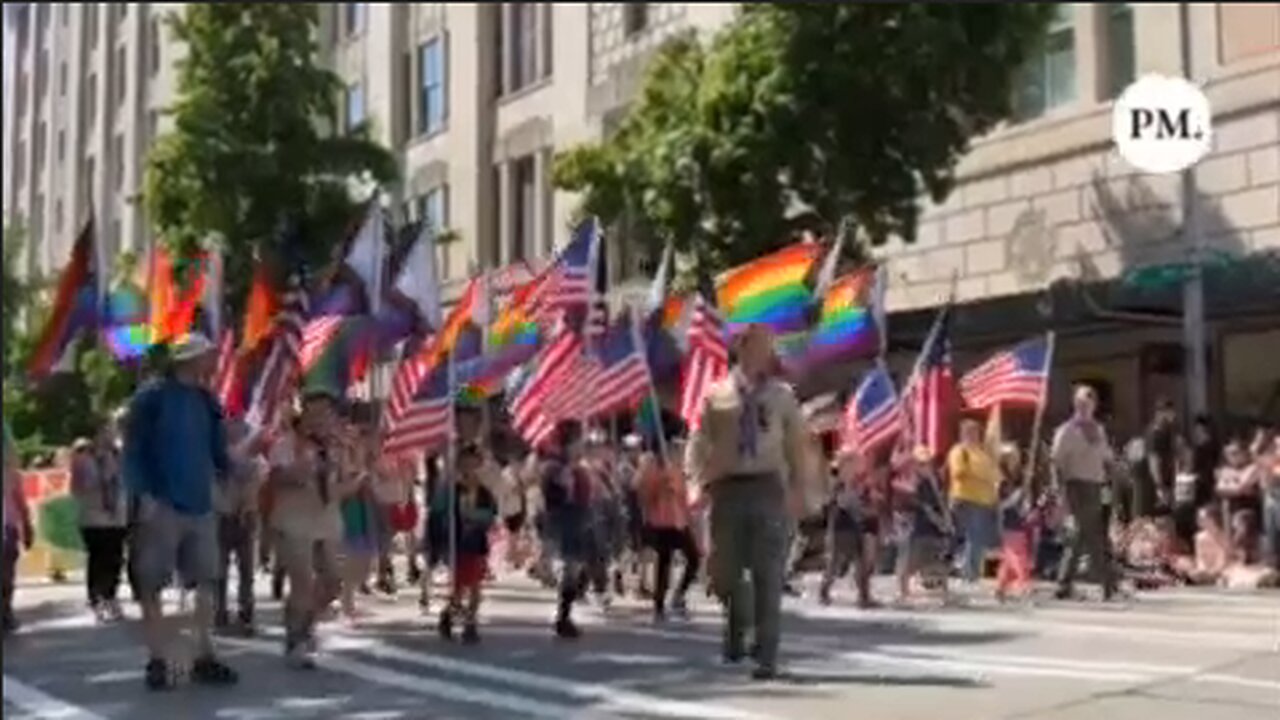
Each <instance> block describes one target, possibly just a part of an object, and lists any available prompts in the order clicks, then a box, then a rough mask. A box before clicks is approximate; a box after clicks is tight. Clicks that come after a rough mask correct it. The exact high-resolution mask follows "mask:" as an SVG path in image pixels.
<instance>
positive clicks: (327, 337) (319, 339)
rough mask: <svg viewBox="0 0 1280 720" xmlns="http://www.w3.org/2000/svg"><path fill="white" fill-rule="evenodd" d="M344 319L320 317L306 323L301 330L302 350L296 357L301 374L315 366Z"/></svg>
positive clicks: (334, 316)
mask: <svg viewBox="0 0 1280 720" xmlns="http://www.w3.org/2000/svg"><path fill="white" fill-rule="evenodd" d="M345 319H346V318H345V316H342V315H322V316H320V317H317V318H311V319H310V320H308V321H307V324H306V327H304V328H303V329H302V349H301V351H300V352H299V355H298V362H299V365H300V367H301V368H302V372H304V373H305V372H307V371H308V370H310V369H311V368H312V366H314V365H315V364H316V360H319V359H320V356H321V355H323V354H324V351H325V348H327V347H329V343H331V342H333V338H334V337H335V336H336V335H337V334H338V330H340V329H341V328H342V321H343V320H345Z"/></svg>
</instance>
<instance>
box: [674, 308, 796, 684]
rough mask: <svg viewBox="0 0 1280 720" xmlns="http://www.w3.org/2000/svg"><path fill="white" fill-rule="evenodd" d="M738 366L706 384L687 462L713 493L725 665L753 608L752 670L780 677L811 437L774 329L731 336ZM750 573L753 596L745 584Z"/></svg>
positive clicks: (737, 652)
mask: <svg viewBox="0 0 1280 720" xmlns="http://www.w3.org/2000/svg"><path fill="white" fill-rule="evenodd" d="M734 351H735V355H736V365H735V367H734V368H733V370H732V371H731V372H730V373H729V375H728V376H727V377H725V378H723V379H721V380H719V381H717V382H715V383H714V384H713V385H712V386H711V388H710V389H709V391H708V393H707V395H706V398H705V400H704V401H703V403H704V404H703V409H702V413H701V418H702V422H701V424H700V425H699V427H698V428H697V430H695V431H694V433H693V435H692V437H691V439H690V443H689V448H688V457H687V459H686V464H687V466H688V470H689V473H688V474H689V476H690V477H692V478H693V479H694V481H695V482H696V483H698V484H700V485H702V486H703V487H704V488H706V490H707V492H708V493H710V496H711V535H712V543H713V545H714V547H715V550H714V558H715V562H714V563H713V567H712V568H711V572H712V575H713V582H714V584H715V587H716V590H717V592H718V594H719V595H720V599H721V602H722V604H723V606H724V611H725V628H724V646H723V653H724V659H725V661H726V662H730V663H737V662H740V661H741V660H742V659H743V657H744V655H745V652H744V651H745V637H746V632H747V629H748V617H747V609H748V608H749V607H750V608H752V609H753V610H754V614H755V618H754V620H755V622H754V630H755V633H754V635H755V642H754V646H753V654H754V656H755V661H756V663H757V667H756V669H755V671H754V672H753V674H752V677H753V678H755V679H757V680H769V679H773V678H775V677H776V676H777V673H778V669H777V664H778V646H779V644H780V643H779V641H780V639H781V638H780V636H781V628H780V619H781V611H782V590H783V569H784V568H783V566H784V564H785V561H786V554H787V541H788V530H789V526H790V525H791V523H792V522H793V520H794V519H798V518H800V517H804V516H805V514H804V512H803V507H802V505H803V504H804V501H806V500H807V499H808V498H807V497H806V493H804V492H803V487H802V486H803V484H804V483H805V482H806V481H807V480H808V471H809V470H808V467H807V465H808V462H807V460H808V458H807V454H806V451H807V447H806V445H807V438H806V431H805V427H804V420H803V417H802V415H801V412H800V404H799V402H797V400H796V397H795V393H794V391H793V390H792V389H791V388H790V387H789V386H788V385H785V384H783V383H782V382H781V381H779V380H778V379H777V377H776V376H775V371H776V369H777V367H778V361H777V356H776V355H775V352H774V337H773V333H772V331H771V330H770V329H769V328H768V327H767V326H765V325H763V324H758V323H753V324H751V325H748V326H747V327H746V328H745V329H744V330H743V331H742V332H741V334H739V335H738V337H737V338H736V340H735V344H734ZM748 570H749V571H750V575H751V587H752V590H753V592H754V597H753V598H752V601H749V600H748V598H747V595H746V593H747V586H746V584H745V583H744V581H743V574H744V572H745V571H748Z"/></svg>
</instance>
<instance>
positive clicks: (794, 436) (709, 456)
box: [685, 372, 813, 504]
mask: <svg viewBox="0 0 1280 720" xmlns="http://www.w3.org/2000/svg"><path fill="white" fill-rule="evenodd" d="M738 377H739V375H738V373H737V372H733V373H730V374H729V375H728V376H727V377H725V378H722V379H721V380H720V381H719V382H717V383H715V384H714V385H712V386H711V388H710V390H709V391H708V392H707V397H706V399H705V401H704V404H703V409H702V424H701V426H700V427H699V428H698V430H697V431H696V432H694V433H693V436H692V437H691V438H690V439H689V447H688V449H687V451H686V458H685V467H686V470H687V472H688V476H689V478H690V479H691V480H692V481H693V482H694V483H695V484H697V485H702V486H706V485H710V484H714V483H716V482H718V481H720V480H723V479H724V478H726V477H729V476H731V475H757V474H765V473H776V474H777V475H778V476H779V477H780V478H781V479H782V481H783V482H784V483H788V484H789V485H790V486H791V487H792V488H793V489H797V490H801V491H803V495H802V496H801V497H802V498H803V499H804V501H805V503H806V504H809V503H810V502H811V499H810V498H809V497H808V496H809V495H811V494H812V493H810V492H809V488H808V485H810V484H811V480H812V478H811V477H810V475H812V471H811V470H810V466H811V465H812V464H813V463H811V462H809V458H808V453H807V450H806V443H807V438H806V436H805V428H804V418H803V417H802V415H801V413H800V403H799V402H798V401H797V400H796V396H795V392H794V391H793V390H792V389H791V387H790V386H788V385H786V384H784V383H782V382H779V381H777V380H772V379H771V380H767V381H766V382H765V385H764V387H762V388H760V390H759V394H758V397H757V403H758V404H759V407H760V408H762V409H763V413H764V422H763V423H762V425H763V426H762V427H761V426H760V425H757V435H756V453H755V455H754V456H746V455H744V454H743V453H741V452H740V451H739V449H738V441H739V434H740V430H739V418H740V417H741V414H742V405H743V403H742V396H741V392H740V390H739V386H738V382H739V381H738V379H737V378H738Z"/></svg>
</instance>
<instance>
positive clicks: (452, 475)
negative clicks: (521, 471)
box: [428, 350, 458, 601]
mask: <svg viewBox="0 0 1280 720" xmlns="http://www.w3.org/2000/svg"><path fill="white" fill-rule="evenodd" d="M445 362H447V363H448V366H447V367H448V370H447V372H448V377H449V379H448V386H449V401H450V403H451V404H450V407H452V408H453V415H454V418H453V421H454V432H451V433H449V443H448V445H447V446H446V448H445V454H444V477H445V482H447V483H448V509H449V581H450V583H452V585H451V587H457V584H458V507H457V505H458V477H457V472H456V470H457V467H458V458H457V454H458V433H457V432H456V430H457V413H458V390H457V388H456V387H455V385H454V380H455V378H454V370H455V368H454V365H453V350H450V351H449V355H448V358H447V359H446V360H445ZM428 582H430V581H429V580H428ZM450 596H451V597H450V600H451V601H452V592H451V593H450Z"/></svg>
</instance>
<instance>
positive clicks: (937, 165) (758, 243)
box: [555, 3, 1053, 269]
mask: <svg viewBox="0 0 1280 720" xmlns="http://www.w3.org/2000/svg"><path fill="white" fill-rule="evenodd" d="M1052 12H1053V8H1052V7H1051V6H1048V5H1038V4H1035V3H1013V4H979V5H973V4H956V3H951V4H935V3H895V4H852V3H800V4H785V5H784V4H772V3H770V4H752V5H747V6H745V7H744V8H743V11H742V14H741V15H740V16H739V17H738V18H737V19H736V20H735V21H734V22H733V23H732V24H731V25H729V26H728V27H727V28H726V29H725V30H724V31H722V32H721V33H720V34H719V35H717V36H716V37H715V38H714V39H713V40H711V41H710V42H709V43H705V44H704V43H700V42H699V41H698V40H697V39H696V38H694V37H693V36H684V37H680V38H677V39H676V40H674V41H672V42H670V43H669V44H668V45H667V46H666V47H664V48H663V49H662V50H661V51H660V52H659V53H658V55H657V57H656V58H655V59H654V61H653V63H652V64H651V66H650V68H649V71H648V74H647V77H646V80H645V85H644V88H643V90H642V92H641V93H640V96H639V98H638V99H637V100H636V102H635V104H634V105H633V106H632V107H631V109H630V111H629V112H628V114H627V116H626V117H625V119H624V120H623V122H622V124H621V126H620V128H619V129H618V131H617V132H616V133H615V134H614V135H613V136H612V137H609V138H607V139H605V140H604V141H602V142H599V143H589V144H585V145H582V146H578V147H576V148H572V149H570V150H569V151H568V152H566V153H563V154H561V155H560V156H559V157H558V158H557V162H556V167H555V182H556V184H557V185H558V186H559V187H561V188H563V189H567V190H572V191H578V192H581V193H583V201H582V205H581V208H580V209H581V211H582V212H584V213H591V214H596V215H599V216H600V217H601V218H602V220H604V221H605V222H612V221H614V220H617V219H618V218H620V217H622V216H624V215H626V214H630V215H632V216H633V217H636V218H639V219H640V220H641V221H642V222H643V223H645V224H647V225H648V226H649V229H650V231H651V232H647V233H641V234H639V236H638V237H639V238H640V240H641V242H644V243H647V244H648V245H649V250H650V254H651V255H655V256H656V254H657V252H658V250H659V248H660V246H661V245H663V244H665V243H666V242H668V241H672V242H674V243H675V244H676V247H677V249H680V250H682V251H684V252H686V253H688V252H693V254H694V255H696V256H697V257H698V258H699V260H700V261H701V262H704V263H707V264H709V265H710V268H709V269H721V268H725V267H729V266H732V265H735V264H737V263H740V262H743V261H745V260H748V259H751V258H754V257H757V256H759V255H760V254H762V253H763V252H766V251H768V250H770V249H773V248H775V247H777V246H778V245H780V244H783V243H784V242H786V241H787V239H788V237H787V236H788V232H789V230H790V229H791V228H792V224H791V223H790V222H789V220H790V219H791V216H792V214H793V213H794V212H795V210H796V209H797V208H808V209H810V210H812V212H814V213H816V214H817V215H818V216H819V217H821V218H825V219H826V220H827V221H828V222H831V223H834V222H836V221H837V220H838V219H841V218H849V219H851V220H852V221H853V223H854V226H855V228H856V229H857V231H858V237H859V238H860V239H865V240H869V241H871V242H872V243H880V242H883V241H884V240H885V239H886V238H888V237H890V236H895V235H896V236H901V237H903V238H906V239H908V240H911V239H914V235H915V230H916V223H917V218H918V214H919V207H918V202H919V200H920V198H921V197H922V196H928V197H931V198H933V199H934V200H935V201H940V200H942V199H944V198H945V197H946V195H947V194H948V193H949V191H950V190H951V187H952V185H953V182H954V169H955V165H956V163H957V162H958V161H959V159H960V158H961V157H962V156H963V154H964V153H965V152H966V151H967V150H968V148H969V143H970V141H971V139H973V138H975V137H978V136H981V135H982V134H983V133H985V132H987V131H989V130H990V129H992V128H993V127H994V126H995V125H996V124H997V123H998V122H1000V121H1001V119H1003V118H1005V117H1007V116H1008V115H1009V114H1010V112H1011V104H1012V99H1013V96H1014V92H1013V89H1014V84H1015V82H1016V79H1017V77H1018V69H1019V68H1020V67H1022V66H1024V65H1025V64H1026V62H1027V61H1028V59H1029V58H1030V57H1031V56H1032V53H1033V52H1035V51H1036V50H1037V49H1038V47H1039V45H1040V43H1041V42H1042V41H1043V38H1044V29H1045V26H1046V24H1047V22H1048V20H1049V17H1050V15H1051V14H1052ZM854 251H855V252H856V248H855V250H854Z"/></svg>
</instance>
